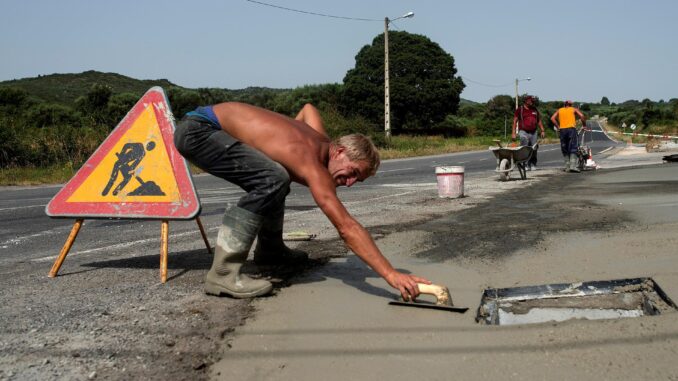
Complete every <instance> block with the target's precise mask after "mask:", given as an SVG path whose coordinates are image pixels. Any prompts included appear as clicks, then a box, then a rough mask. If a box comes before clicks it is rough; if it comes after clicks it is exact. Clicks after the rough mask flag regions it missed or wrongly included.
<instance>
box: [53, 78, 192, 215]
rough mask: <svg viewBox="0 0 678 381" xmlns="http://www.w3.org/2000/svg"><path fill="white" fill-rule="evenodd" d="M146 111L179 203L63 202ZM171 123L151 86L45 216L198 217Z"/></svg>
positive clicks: (160, 95)
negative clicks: (157, 134) (152, 121)
mask: <svg viewBox="0 0 678 381" xmlns="http://www.w3.org/2000/svg"><path fill="white" fill-rule="evenodd" d="M156 104H162V105H163V107H165V108H166V111H165V112H163V111H161V110H158V107H156ZM146 107H153V111H154V112H155V117H156V120H157V121H158V126H159V127H160V133H161V135H162V139H163V142H164V143H165V148H166V149H167V155H168V157H169V160H170V165H171V166H172V169H173V172H174V175H175V179H176V181H177V186H178V189H179V195H180V199H181V202H67V200H68V198H69V197H70V196H71V195H72V194H73V193H74V192H75V191H76V190H77V189H78V188H79V187H80V186H81V185H82V184H83V183H84V181H85V180H86V179H87V178H88V177H89V175H90V174H91V173H92V172H93V171H94V169H96V168H97V166H98V165H99V164H100V163H101V162H102V161H103V159H104V158H105V157H106V156H107V155H108V153H109V152H110V151H111V150H112V149H113V147H114V146H115V144H116V143H118V141H119V140H120V139H122V137H123V136H124V135H125V133H126V132H127V131H128V130H129V129H130V128H131V127H132V125H133V124H134V122H135V121H136V120H137V118H139V116H140V115H141V113H142V112H144V110H145V109H146ZM172 119H173V116H172V111H171V109H170V106H169V102H168V101H167V97H166V96H165V92H164V91H163V89H162V88H161V87H159V86H155V87H153V88H151V89H150V90H148V91H147V92H146V94H144V96H143V97H141V99H139V101H138V102H137V103H136V104H135V105H134V107H132V109H131V110H130V111H129V112H128V113H127V115H126V116H125V117H124V118H123V119H122V121H121V122H120V123H119V124H118V125H117V126H116V127H115V129H113V131H112V132H111V133H110V134H109V135H108V137H107V138H106V140H104V142H103V143H101V145H100V146H99V148H97V149H96V151H95V152H94V153H93V154H92V156H90V158H89V159H87V161H86V162H85V164H83V166H82V167H81V168H80V169H79V170H78V172H77V173H76V174H75V176H73V178H71V180H69V181H68V183H66V185H65V186H64V187H63V188H62V189H61V190H60V191H59V192H58V193H57V194H56V195H55V196H54V198H52V200H51V201H50V202H49V204H47V207H46V208H45V213H47V215H48V216H50V217H76V218H119V219H162V220H190V219H193V218H195V216H197V215H198V214H199V213H200V209H201V205H200V201H199V199H198V195H197V193H196V191H195V187H194V186H193V180H192V178H191V174H190V172H189V170H188V165H187V163H186V160H185V159H184V158H183V157H182V156H181V154H180V153H179V152H178V151H177V149H176V148H175V147H174V122H173V120H172Z"/></svg>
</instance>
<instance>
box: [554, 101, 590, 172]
mask: <svg viewBox="0 0 678 381" xmlns="http://www.w3.org/2000/svg"><path fill="white" fill-rule="evenodd" d="M576 117H578V118H579V120H581V124H582V126H583V127H586V117H585V116H584V114H583V113H582V112H581V111H579V109H578V108H576V107H573V106H572V101H569V100H568V101H565V104H564V105H563V107H561V108H559V109H558V110H556V112H555V113H553V115H552V116H551V122H553V124H554V125H555V126H556V128H557V129H558V131H559V133H560V151H561V152H562V153H563V158H564V160H565V168H563V170H564V171H566V172H580V171H579V168H577V149H578V145H579V144H578V142H577V120H576Z"/></svg>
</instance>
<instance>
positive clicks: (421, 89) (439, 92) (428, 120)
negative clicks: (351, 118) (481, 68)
mask: <svg viewBox="0 0 678 381" xmlns="http://www.w3.org/2000/svg"><path fill="white" fill-rule="evenodd" d="M389 72H390V74H389V81H390V96H391V98H390V104H391V123H392V129H393V132H394V133H398V132H402V131H412V130H421V129H426V128H428V127H431V126H433V125H435V124H437V123H440V122H442V121H443V120H444V119H445V117H446V116H447V115H448V114H455V113H456V111H457V109H458V107H459V99H460V98H459V94H461V91H462V90H463V89H464V82H463V81H462V80H461V78H459V77H457V76H455V74H456V73H457V69H456V68H455V66H454V58H453V57H452V56H451V55H450V54H448V53H447V52H445V51H444V50H443V49H442V48H441V47H440V46H439V45H438V44H437V43H435V42H433V41H431V40H430V39H429V38H427V37H425V36H422V35H417V34H410V33H407V32H391V33H389ZM341 105H342V109H343V110H344V111H346V112H348V113H349V114H355V115H361V116H364V117H365V118H367V119H368V120H369V121H371V122H373V123H375V124H377V125H383V123H384V122H383V121H384V35H383V34H380V35H379V36H377V37H375V38H374V40H372V44H371V45H366V46H364V47H363V48H362V49H360V51H359V52H358V54H357V55H356V63H355V68H353V69H351V70H349V71H348V72H347V73H346V76H345V77H344V91H343V94H342V99H341Z"/></svg>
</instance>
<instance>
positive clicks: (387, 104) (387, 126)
mask: <svg viewBox="0 0 678 381" xmlns="http://www.w3.org/2000/svg"><path fill="white" fill-rule="evenodd" d="M388 22H389V20H388V17H386V18H384V132H385V133H386V140H387V141H388V140H390V139H391V100H390V92H389V88H388V87H389V83H388V82H389V78H388V77H389V73H388Z"/></svg>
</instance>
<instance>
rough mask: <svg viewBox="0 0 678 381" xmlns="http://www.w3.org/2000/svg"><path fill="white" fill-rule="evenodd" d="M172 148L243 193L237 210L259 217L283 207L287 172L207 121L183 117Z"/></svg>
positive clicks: (286, 192)
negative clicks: (238, 188)
mask: <svg viewBox="0 0 678 381" xmlns="http://www.w3.org/2000/svg"><path fill="white" fill-rule="evenodd" d="M174 145H175V146H176V148H177V150H178V151H179V153H181V155H182V156H184V157H185V158H186V159H187V160H188V161H190V162H191V163H193V164H194V165H196V166H197V167H198V168H200V169H202V170H203V171H205V172H207V173H209V174H211V175H213V176H216V177H220V178H222V179H224V180H226V181H229V182H231V183H233V184H235V185H238V186H239V187H240V188H242V189H243V190H245V192H247V194H246V195H245V196H243V197H242V198H241V199H240V200H239V201H238V204H237V206H238V207H241V208H243V209H246V210H248V211H250V212H252V213H255V214H258V215H261V216H270V215H272V214H277V213H279V212H280V211H281V208H284V205H285V197H287V194H288V193H289V192H290V181H291V180H290V176H289V173H288V172H287V170H286V169H285V168H284V167H283V166H282V165H280V164H279V163H277V162H275V161H273V160H272V159H270V158H268V156H266V155H264V154H263V153H262V152H261V151H259V150H257V149H255V148H253V147H250V146H248V145H247V144H244V143H242V142H240V141H238V140H237V139H236V138H234V137H233V136H231V135H229V134H228V133H226V132H225V131H224V130H222V129H220V128H218V127H217V126H215V125H214V124H213V123H211V122H210V121H209V120H207V119H203V118H200V117H196V116H185V117H184V118H183V119H182V120H181V121H180V122H179V123H177V128H176V130H175V131H174Z"/></svg>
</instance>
